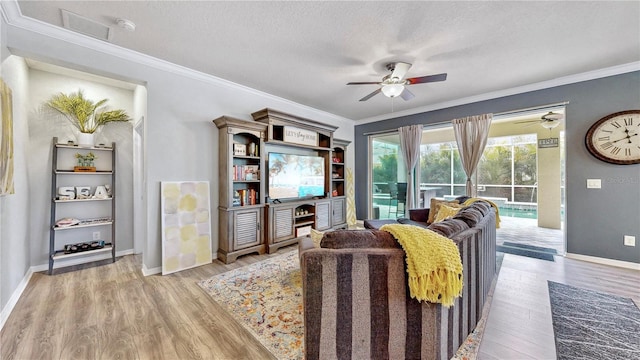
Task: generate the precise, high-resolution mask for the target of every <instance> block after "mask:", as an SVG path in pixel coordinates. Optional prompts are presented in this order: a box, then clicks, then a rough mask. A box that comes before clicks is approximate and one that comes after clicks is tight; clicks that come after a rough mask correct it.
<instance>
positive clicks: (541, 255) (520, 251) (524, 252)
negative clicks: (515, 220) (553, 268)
mask: <svg viewBox="0 0 640 360" xmlns="http://www.w3.org/2000/svg"><path fill="white" fill-rule="evenodd" d="M496 251H500V252H503V253H507V254H513V255H520V256H527V257H531V258H536V259H541V260H547V261H555V260H554V258H553V254H550V253H548V252H542V251H536V250H531V249H527V248H524V247H522V246H521V245H519V244H518V246H504V245H497V246H496Z"/></svg>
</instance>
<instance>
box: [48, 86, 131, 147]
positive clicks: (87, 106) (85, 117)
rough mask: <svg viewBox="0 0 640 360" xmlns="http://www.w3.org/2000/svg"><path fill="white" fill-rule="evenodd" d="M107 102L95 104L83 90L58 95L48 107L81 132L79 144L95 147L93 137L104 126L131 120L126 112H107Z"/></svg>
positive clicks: (51, 100) (102, 101) (101, 101)
mask: <svg viewBox="0 0 640 360" xmlns="http://www.w3.org/2000/svg"><path fill="white" fill-rule="evenodd" d="M107 101H109V100H108V99H102V100H100V101H98V102H93V101H92V100H89V99H87V98H85V97H84V94H83V92H82V90H78V91H77V92H73V93H70V94H65V93H59V94H56V95H54V96H52V97H51V98H50V99H49V100H48V101H47V102H46V105H47V106H48V107H50V108H51V109H54V110H55V111H57V112H58V113H60V114H62V115H64V116H65V117H66V118H67V120H69V121H70V122H71V124H72V125H73V126H74V127H76V128H77V129H78V130H79V131H80V136H79V137H78V143H79V144H82V145H91V146H93V135H94V133H95V132H96V131H97V130H99V129H100V128H101V127H102V126H104V125H106V124H108V123H111V122H122V121H129V120H131V119H130V118H129V115H127V113H126V112H125V111H124V110H110V111H107V110H106V107H105V106H104V105H105V104H106V103H107Z"/></svg>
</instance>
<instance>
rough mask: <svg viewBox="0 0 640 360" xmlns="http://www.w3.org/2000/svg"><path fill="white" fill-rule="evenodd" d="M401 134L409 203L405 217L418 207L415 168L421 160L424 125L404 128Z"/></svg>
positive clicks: (400, 129)
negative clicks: (410, 210)
mask: <svg viewBox="0 0 640 360" xmlns="http://www.w3.org/2000/svg"><path fill="white" fill-rule="evenodd" d="M398 133H399V134H400V150H401V151H402V157H403V158H404V165H405V166H406V168H407V202H406V206H405V216H407V217H408V214H409V209H414V208H415V207H416V199H417V196H416V194H417V191H415V189H414V187H415V177H414V175H415V171H414V170H415V167H416V164H417V163H418V159H420V143H421V142H422V125H409V126H403V127H401V128H399V129H398Z"/></svg>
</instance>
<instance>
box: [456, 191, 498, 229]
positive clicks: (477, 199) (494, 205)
mask: <svg viewBox="0 0 640 360" xmlns="http://www.w3.org/2000/svg"><path fill="white" fill-rule="evenodd" d="M481 200H482V201H486V202H488V203H489V204H491V206H492V207H493V208H494V209H496V229H500V209H498V205H496V203H494V202H493V201H490V200H487V199H483V198H469V199H467V201H465V202H464V203H463V204H462V205H464V206H469V205H471V204H473V203H474V202H476V201H481Z"/></svg>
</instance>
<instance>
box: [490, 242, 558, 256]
mask: <svg viewBox="0 0 640 360" xmlns="http://www.w3.org/2000/svg"><path fill="white" fill-rule="evenodd" d="M502 245H504V246H511V247H519V248H522V249H527V250H533V251H538V252H543V253H549V254H554V255H557V254H558V252H557V251H556V249H551V248H546V247H541V246H533V245H528V244H519V243H514V242H509V241H505V242H504V243H502Z"/></svg>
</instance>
